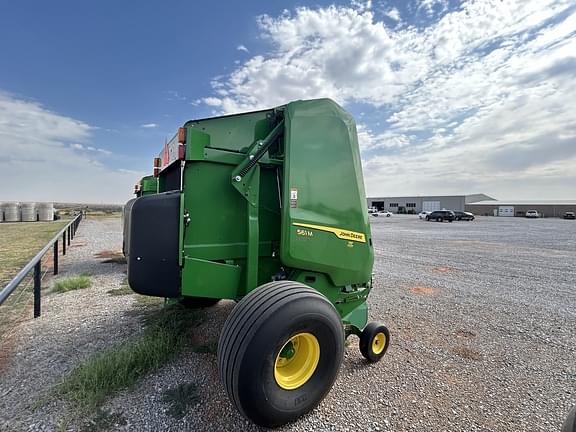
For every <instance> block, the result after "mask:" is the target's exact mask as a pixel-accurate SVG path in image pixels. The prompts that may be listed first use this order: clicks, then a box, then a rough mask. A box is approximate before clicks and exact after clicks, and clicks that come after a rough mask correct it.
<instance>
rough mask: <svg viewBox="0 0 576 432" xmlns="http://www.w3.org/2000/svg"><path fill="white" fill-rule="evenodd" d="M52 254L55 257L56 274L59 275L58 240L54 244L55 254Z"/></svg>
mask: <svg viewBox="0 0 576 432" xmlns="http://www.w3.org/2000/svg"><path fill="white" fill-rule="evenodd" d="M52 254H53V255H54V274H55V275H57V274H58V240H56V241H55V242H54V252H53V253H52Z"/></svg>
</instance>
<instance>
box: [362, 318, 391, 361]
mask: <svg viewBox="0 0 576 432" xmlns="http://www.w3.org/2000/svg"><path fill="white" fill-rule="evenodd" d="M389 345H390V332H389V331H388V329H387V328H386V326H385V325H383V324H380V323H379V322H375V321H373V322H371V323H369V324H368V325H367V326H366V327H364V330H362V333H361V334H360V352H361V353H362V355H363V356H364V358H365V359H366V360H368V361H369V362H370V363H376V362H377V361H379V360H380V359H381V358H382V357H383V356H384V354H386V351H387V350H388V346H389Z"/></svg>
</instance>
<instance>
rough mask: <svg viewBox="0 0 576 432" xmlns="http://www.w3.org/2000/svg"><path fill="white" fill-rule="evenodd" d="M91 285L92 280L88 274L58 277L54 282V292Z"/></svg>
mask: <svg viewBox="0 0 576 432" xmlns="http://www.w3.org/2000/svg"><path fill="white" fill-rule="evenodd" d="M91 285H92V280H91V279H90V276H88V275H80V276H71V277H67V278H65V279H60V280H59V281H56V283H54V288H53V291H54V292H58V293H64V292H68V291H74V290H79V289H84V288H88V287H90V286H91Z"/></svg>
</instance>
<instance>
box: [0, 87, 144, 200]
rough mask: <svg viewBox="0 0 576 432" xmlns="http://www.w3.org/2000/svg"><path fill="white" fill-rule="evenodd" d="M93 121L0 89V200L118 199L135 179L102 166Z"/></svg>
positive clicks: (126, 194)
mask: <svg viewBox="0 0 576 432" xmlns="http://www.w3.org/2000/svg"><path fill="white" fill-rule="evenodd" d="M92 129H93V128H92V127H91V126H89V125H88V124H86V123H84V122H82V121H79V120H75V119H72V118H70V117H66V116H62V115H59V114H57V113H54V112H51V111H49V110H47V109H46V108H44V107H43V106H42V105H40V104H38V103H37V102H31V101H27V100H23V99H21V98H16V97H13V96H11V95H7V94H4V93H0V154H1V155H2V157H1V158H0V172H1V173H2V178H3V179H4V186H3V187H2V188H0V201H2V200H6V201H11V200H13V201H72V202H74V201H76V202H105V203H121V202H125V201H126V200H127V199H129V198H130V195H131V191H132V186H133V184H134V182H135V178H136V179H137V178H138V177H137V176H136V177H135V176H134V175H133V174H131V175H129V174H125V173H121V172H118V171H117V170H113V169H109V168H107V167H106V166H104V165H103V164H102V163H101V162H100V161H99V160H98V158H99V157H100V156H101V155H107V154H109V152H108V151H107V150H104V149H99V148H96V147H94V146H91V145H90V144H89V140H90V134H91V131H92Z"/></svg>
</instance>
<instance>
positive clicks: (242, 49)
mask: <svg viewBox="0 0 576 432" xmlns="http://www.w3.org/2000/svg"><path fill="white" fill-rule="evenodd" d="M236 49H237V50H238V51H244V52H245V53H249V52H250V51H249V50H248V48H246V47H245V46H244V45H238V46H237V47H236Z"/></svg>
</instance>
